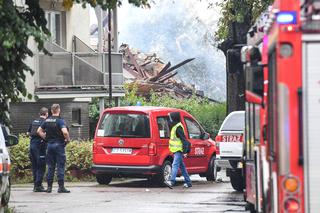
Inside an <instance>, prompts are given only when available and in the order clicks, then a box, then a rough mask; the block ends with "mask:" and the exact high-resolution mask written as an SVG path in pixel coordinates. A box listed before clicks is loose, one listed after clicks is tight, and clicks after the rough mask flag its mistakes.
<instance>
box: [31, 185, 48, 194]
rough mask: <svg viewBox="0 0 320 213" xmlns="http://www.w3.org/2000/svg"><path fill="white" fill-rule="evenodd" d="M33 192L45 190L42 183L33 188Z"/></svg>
mask: <svg viewBox="0 0 320 213" xmlns="http://www.w3.org/2000/svg"><path fill="white" fill-rule="evenodd" d="M33 191H34V192H46V191H47V190H45V189H44V187H43V186H42V184H38V185H37V186H36V187H34V189H33Z"/></svg>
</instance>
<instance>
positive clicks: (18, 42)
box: [0, 0, 149, 125]
mask: <svg viewBox="0 0 320 213" xmlns="http://www.w3.org/2000/svg"><path fill="white" fill-rule="evenodd" d="M128 1H129V3H131V4H133V5H135V6H147V7H148V6H149V4H148V0H128ZM74 3H82V5H83V6H84V7H85V6H86V4H90V5H91V6H93V7H95V6H97V5H100V6H101V7H102V9H104V10H106V9H108V8H111V9H112V8H115V7H116V6H120V5H121V1H120V0H109V1H105V0H63V6H64V7H65V8H67V9H70V8H71V7H72V6H73V4H74ZM25 4H26V7H25V8H24V9H18V8H17V7H16V6H15V5H14V1H13V0H0V20H1V24H0V121H2V122H4V123H5V124H7V125H9V116H8V109H9V101H11V102H18V101H20V97H21V96H24V97H28V98H29V99H30V98H31V97H32V94H30V93H28V91H27V90H26V87H25V84H24V82H25V79H26V74H27V73H31V74H32V75H33V73H34V71H33V70H32V69H31V68H30V67H29V66H28V65H27V64H26V63H25V60H26V58H27V57H28V56H30V57H32V56H33V53H32V51H31V50H30V49H29V47H28V40H29V39H30V38H33V39H34V40H35V41H36V43H37V45H38V49H39V50H40V51H43V52H45V53H48V52H47V51H46V50H45V49H44V41H45V40H46V39H47V38H48V37H49V36H50V32H49V30H48V29H47V28H46V24H47V21H46V19H45V14H44V11H43V10H42V8H41V7H40V5H39V0H26V1H25Z"/></svg>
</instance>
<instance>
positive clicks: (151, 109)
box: [104, 106, 184, 113]
mask: <svg viewBox="0 0 320 213" xmlns="http://www.w3.org/2000/svg"><path fill="white" fill-rule="evenodd" d="M104 111H105V112H110V111H135V112H145V113H149V112H158V111H175V112H176V111H184V110H181V109H176V108H170V107H157V106H124V107H112V108H108V109H105V110H104Z"/></svg>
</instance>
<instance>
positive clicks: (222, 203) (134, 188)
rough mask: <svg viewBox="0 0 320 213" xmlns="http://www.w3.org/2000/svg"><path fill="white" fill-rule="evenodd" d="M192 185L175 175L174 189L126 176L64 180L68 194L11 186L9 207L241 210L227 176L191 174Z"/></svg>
mask: <svg viewBox="0 0 320 213" xmlns="http://www.w3.org/2000/svg"><path fill="white" fill-rule="evenodd" d="M191 179H192V181H193V187H192V188H188V189H184V188H183V187H182V185H183V178H179V179H178V180H179V181H178V182H177V186H176V187H175V188H174V189H169V188H161V187H157V186H152V185H150V184H149V182H148V181H147V180H143V179H127V180H117V181H113V182H111V184H110V185H108V186H101V185H98V184H96V183H87V182H80V183H66V186H67V188H68V189H70V190H71V193H70V194H58V193H57V192H56V191H57V185H54V191H53V192H52V193H51V194H48V193H34V192H32V186H31V185H30V184H29V185H14V186H12V189H11V200H10V204H9V206H10V207H11V208H14V211H15V212H16V213H44V212H50V213H64V212H65V213H73V212H74V213H89V212H92V213H100V212H101V213H102V212H130V213H132V212H148V213H150V212H161V213H165V212H170V213H172V212H184V213H186V212H245V210H244V209H245V208H244V205H245V203H244V202H243V196H242V193H238V192H235V191H234V190H233V189H232V187H231V184H230V182H229V181H228V178H227V177H223V179H222V180H223V182H219V183H216V182H207V181H206V180H205V178H200V177H199V176H191Z"/></svg>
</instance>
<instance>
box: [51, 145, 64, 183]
mask: <svg viewBox="0 0 320 213" xmlns="http://www.w3.org/2000/svg"><path fill="white" fill-rule="evenodd" d="M65 163H66V154H65V144H64V143H48V148H47V165H48V174H47V181H48V183H49V184H52V182H53V177H54V172H55V169H56V166H57V179H58V182H59V183H61V182H62V183H63V180H64V168H65Z"/></svg>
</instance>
